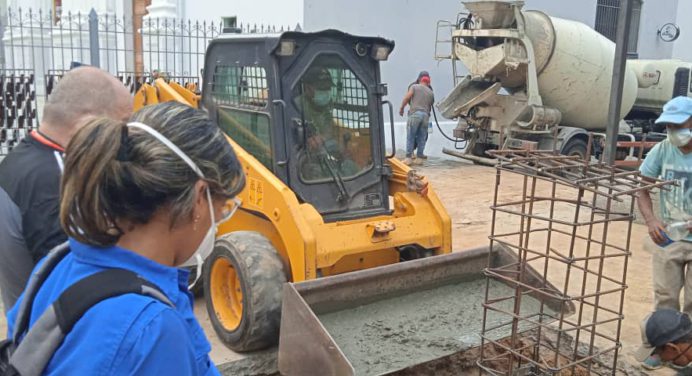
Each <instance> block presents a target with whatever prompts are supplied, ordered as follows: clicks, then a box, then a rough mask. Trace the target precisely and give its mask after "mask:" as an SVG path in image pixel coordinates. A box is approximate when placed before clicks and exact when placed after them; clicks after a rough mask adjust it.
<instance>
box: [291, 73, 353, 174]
mask: <svg viewBox="0 0 692 376" xmlns="http://www.w3.org/2000/svg"><path fill="white" fill-rule="evenodd" d="M300 86H301V89H302V93H301V95H299V96H298V97H297V100H298V108H300V109H301V112H302V117H303V119H302V121H303V125H304V130H305V137H306V145H305V155H304V157H303V161H302V162H301V176H302V177H303V178H304V179H305V180H322V179H331V178H333V177H334V175H340V176H341V177H344V176H351V175H354V174H356V173H357V172H358V171H360V168H359V167H358V165H357V164H356V163H355V162H354V161H353V158H352V156H351V155H350V153H349V148H348V142H349V141H350V137H349V136H350V135H349V133H346V132H344V133H341V132H340V131H339V130H340V128H342V127H340V126H339V124H338V122H337V120H336V119H335V118H334V111H335V110H334V101H333V97H332V91H333V86H334V82H333V80H332V76H331V74H330V73H329V70H327V69H326V68H324V67H320V66H314V67H311V68H310V69H309V70H308V71H307V73H305V75H304V76H303V78H302V79H301V84H300Z"/></svg>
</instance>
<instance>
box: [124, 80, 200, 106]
mask: <svg viewBox="0 0 692 376" xmlns="http://www.w3.org/2000/svg"><path fill="white" fill-rule="evenodd" d="M199 100H200V95H199V94H196V93H195V92H194V91H192V90H190V89H188V88H185V87H183V86H181V85H180V84H178V83H176V82H166V81H165V80H164V79H163V78H157V79H156V80H155V81H154V83H153V84H143V85H142V87H140V88H139V90H137V93H135V97H134V110H135V112H136V111H139V110H140V109H141V108H142V107H144V106H149V105H152V104H157V103H163V102H170V101H176V102H180V103H183V104H186V105H188V106H190V107H194V108H199Z"/></svg>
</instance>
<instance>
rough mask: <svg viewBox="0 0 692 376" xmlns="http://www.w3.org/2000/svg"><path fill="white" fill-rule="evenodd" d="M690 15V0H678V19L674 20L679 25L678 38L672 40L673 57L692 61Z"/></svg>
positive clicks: (691, 6) (691, 0)
mask: <svg viewBox="0 0 692 376" xmlns="http://www.w3.org/2000/svg"><path fill="white" fill-rule="evenodd" d="M690 15H692V0H680V1H679V2H678V21H677V22H676V23H677V25H678V26H679V27H680V38H678V40H676V41H675V42H673V44H674V47H673V57H674V58H676V59H680V60H683V61H690V62H692V24H690V22H689V17H690ZM664 23H665V22H664Z"/></svg>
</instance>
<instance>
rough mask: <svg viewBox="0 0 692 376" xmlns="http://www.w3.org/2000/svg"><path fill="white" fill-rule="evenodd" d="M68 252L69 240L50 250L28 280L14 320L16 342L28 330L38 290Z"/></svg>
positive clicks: (13, 335) (14, 339)
mask: <svg viewBox="0 0 692 376" xmlns="http://www.w3.org/2000/svg"><path fill="white" fill-rule="evenodd" d="M68 253H70V247H69V243H68V242H64V243H62V244H60V245H58V246H56V247H55V248H53V249H51V250H50V252H48V254H47V255H46V257H45V258H44V259H43V263H42V264H41V266H40V267H39V268H38V269H36V270H35V271H34V272H33V273H31V278H29V282H27V285H26V288H25V289H24V296H23V297H22V302H21V304H20V306H19V309H18V311H17V318H16V319H15V321H14V331H13V333H12V340H13V341H14V343H19V341H20V339H21V338H22V336H23V335H24V333H25V332H26V330H27V327H28V325H29V318H30V317H31V309H32V308H33V305H34V298H35V297H36V294H37V293H38V290H39V289H40V288H41V285H43V282H44V281H45V280H46V278H48V276H49V275H50V273H51V272H52V271H53V269H54V268H55V266H56V265H58V263H59V262H60V261H62V259H63V258H65V255H67V254H68ZM8 308H9V307H8Z"/></svg>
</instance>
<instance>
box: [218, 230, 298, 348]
mask: <svg viewBox="0 0 692 376" xmlns="http://www.w3.org/2000/svg"><path fill="white" fill-rule="evenodd" d="M284 283H286V273H285V272H284V267H283V263H282V261H281V257H280V256H279V254H278V253H277V252H276V249H275V248H274V246H273V245H272V244H271V243H270V242H269V240H267V238H265V237H264V236H262V235H260V234H258V233H256V232H250V231H238V232H233V233H230V234H227V235H224V236H222V237H220V238H218V239H217V241H216V246H215V248H214V252H212V254H211V256H209V259H208V260H207V262H205V263H204V295H205V297H206V303H207V312H208V313H209V318H210V319H211V323H212V326H213V327H214V330H215V331H216V334H217V335H218V336H219V338H220V339H221V341H223V342H224V343H225V344H226V345H227V346H228V347H230V348H231V349H233V350H234V351H252V350H258V349H263V348H266V347H269V346H271V345H273V344H275V343H276V342H277V341H278V339H279V325H280V322H281V290H282V288H283V284H284Z"/></svg>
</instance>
